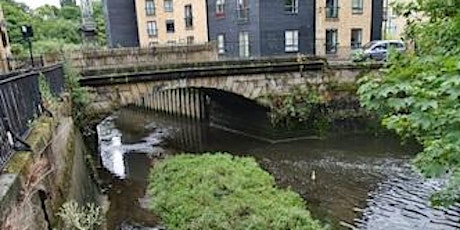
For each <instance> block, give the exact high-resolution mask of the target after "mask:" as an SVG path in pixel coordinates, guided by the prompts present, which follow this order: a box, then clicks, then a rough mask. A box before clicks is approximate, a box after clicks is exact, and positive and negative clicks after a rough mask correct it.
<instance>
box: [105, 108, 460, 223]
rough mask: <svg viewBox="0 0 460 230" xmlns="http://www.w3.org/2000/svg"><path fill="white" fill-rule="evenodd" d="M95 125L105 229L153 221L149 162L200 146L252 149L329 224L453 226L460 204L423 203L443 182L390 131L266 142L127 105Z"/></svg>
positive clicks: (241, 152) (239, 150)
mask: <svg viewBox="0 0 460 230" xmlns="http://www.w3.org/2000/svg"><path fill="white" fill-rule="evenodd" d="M98 133H99V140H100V141H99V148H100V153H101V162H102V163H103V165H104V167H105V168H106V169H107V171H108V172H109V173H110V175H111V182H110V183H111V186H112V188H111V190H110V192H109V199H110V201H111V208H110V210H109V214H108V217H109V229H154V227H155V226H157V224H158V218H157V217H155V216H153V215H152V214H151V213H149V212H148V211H146V210H145V209H144V208H145V206H146V203H145V200H144V199H143V197H144V194H145V189H146V183H147V181H146V179H147V177H148V170H149V167H150V166H151V164H152V163H153V161H155V159H157V158H158V157H161V156H164V155H168V154H177V153H180V152H195V153H199V152H205V151H227V152H231V153H233V154H235V155H245V156H252V157H255V158H256V159H257V160H258V161H259V162H260V164H261V165H262V167H263V168H265V169H266V170H268V171H269V172H270V173H272V174H273V175H274V176H275V178H276V179H277V181H278V183H279V185H280V186H283V187H291V188H292V189H293V190H295V191H296V192H298V193H300V194H301V195H302V196H303V197H304V198H305V200H306V201H307V202H308V206H309V209H310V210H311V212H312V214H313V215H314V216H315V217H316V218H318V219H320V220H321V221H322V222H324V223H326V224H329V225H330V226H331V227H332V229H348V228H351V226H353V227H354V228H357V229H372V230H387V229H392V230H393V229H394V230H399V229H401V230H404V229H420V230H422V229H423V230H425V229H443V230H444V229H446V230H449V229H460V224H459V222H460V207H458V206H453V207H450V208H448V209H435V208H432V207H430V206H429V202H428V198H429V194H430V193H431V192H433V191H435V190H438V189H439V187H440V186H441V185H442V182H441V181H439V180H424V179H422V178H420V177H419V176H418V175H417V174H416V173H415V172H413V171H412V169H411V167H410V164H409V162H410V159H411V158H412V157H413V156H414V153H415V152H416V151H417V149H416V148H415V147H413V146H401V145H400V144H399V140H397V139H393V138H376V137H372V136H364V135H341V136H339V137H333V138H329V139H325V140H319V139H316V140H315V139H300V140H297V141H290V142H281V143H278V144H268V143H267V142H264V141H261V140H260V139H259V140H258V139H254V138H251V137H248V136H245V135H242V134H234V133H230V132H227V131H223V130H222V129H218V128H213V127H211V126H209V125H206V124H202V123H199V122H192V121H190V120H184V119H179V118H174V117H167V116H163V115H158V114H154V113H151V112H146V111H138V110H131V109H124V110H121V111H119V112H118V113H116V114H114V115H112V116H111V117H108V118H107V119H106V120H104V121H103V122H102V123H101V124H100V125H99V126H98ZM347 226H348V227H347Z"/></svg>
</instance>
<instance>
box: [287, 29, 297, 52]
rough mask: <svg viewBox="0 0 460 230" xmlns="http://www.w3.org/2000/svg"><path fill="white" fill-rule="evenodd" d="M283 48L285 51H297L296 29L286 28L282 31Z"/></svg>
mask: <svg viewBox="0 0 460 230" xmlns="http://www.w3.org/2000/svg"><path fill="white" fill-rule="evenodd" d="M284 43H285V45H284V47H285V48H284V50H285V51H286V52H297V51H299V31H298V30H286V31H285V32H284Z"/></svg>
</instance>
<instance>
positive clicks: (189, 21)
mask: <svg viewBox="0 0 460 230" xmlns="http://www.w3.org/2000/svg"><path fill="white" fill-rule="evenodd" d="M185 28H186V29H193V17H185Z"/></svg>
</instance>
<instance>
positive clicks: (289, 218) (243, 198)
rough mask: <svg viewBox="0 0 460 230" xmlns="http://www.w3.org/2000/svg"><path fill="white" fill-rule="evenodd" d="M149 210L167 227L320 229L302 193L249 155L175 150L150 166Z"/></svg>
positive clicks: (171, 229) (262, 229)
mask: <svg viewBox="0 0 460 230" xmlns="http://www.w3.org/2000/svg"><path fill="white" fill-rule="evenodd" d="M149 181H150V183H149V186H148V195H149V197H150V204H149V207H150V209H151V211H153V212H155V213H157V214H159V215H160V216H161V218H162V220H163V222H164V224H165V225H166V227H167V229H169V230H174V229H180V230H183V229H232V230H233V229H235V230H237V229H261V230H266V229H291V230H295V229H322V227H321V226H320V224H319V223H318V222H317V221H315V220H313V219H312V218H311V216H310V213H309V212H308V211H307V210H306V207H305V204H304V201H303V200H302V198H301V197H300V196H299V195H298V194H296V193H294V192H292V191H288V190H281V189H278V188H276V185H275V180H274V179H273V177H272V176H271V175H270V174H268V173H267V172H265V171H264V170H262V169H261V168H260V167H259V165H258V164H257V163H256V161H255V160H254V159H252V158H239V157H233V156H231V155H229V154H221V153H217V154H205V155H200V156H198V155H188V154H184V155H179V156H174V157H169V158H167V159H166V160H164V161H162V162H160V163H158V164H157V165H155V167H154V168H153V169H152V171H151V173H150V178H149Z"/></svg>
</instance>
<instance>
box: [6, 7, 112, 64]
mask: <svg viewBox="0 0 460 230" xmlns="http://www.w3.org/2000/svg"><path fill="white" fill-rule="evenodd" d="M0 4H1V6H2V8H3V12H4V15H5V18H6V21H7V24H8V36H9V38H10V42H11V47H12V52H13V54H14V55H15V56H27V44H26V42H25V41H24V40H23V38H22V34H21V26H22V25H26V24H27V25H32V26H33V29H34V38H33V42H34V46H33V47H34V53H35V54H41V53H49V52H63V51H67V50H73V49H78V48H80V46H81V43H82V38H81V33H80V25H81V12H80V8H79V6H77V5H76V4H73V3H71V2H69V3H67V2H63V3H62V6H61V7H56V6H51V5H44V6H41V7H39V8H37V9H30V8H29V7H27V5H25V4H23V3H18V2H16V1H14V0H0ZM93 7H94V18H95V21H96V24H97V31H98V34H97V45H99V46H104V45H105V44H106V34H105V19H104V14H103V11H102V2H101V1H95V2H94V6H93Z"/></svg>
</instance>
